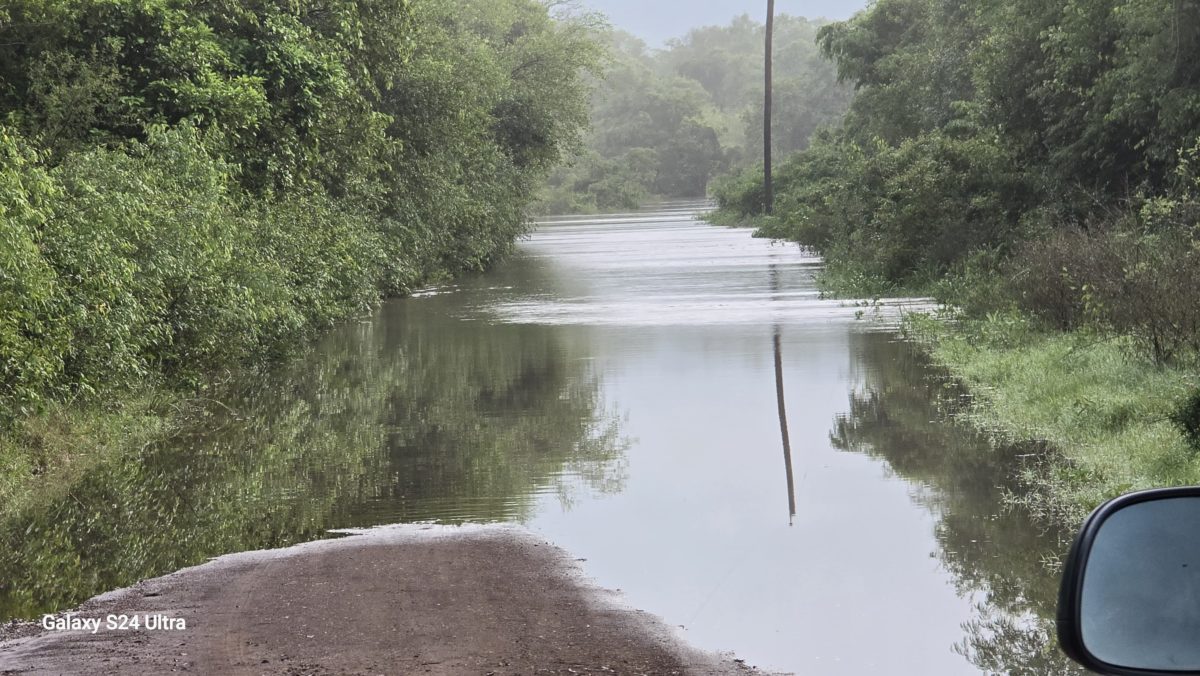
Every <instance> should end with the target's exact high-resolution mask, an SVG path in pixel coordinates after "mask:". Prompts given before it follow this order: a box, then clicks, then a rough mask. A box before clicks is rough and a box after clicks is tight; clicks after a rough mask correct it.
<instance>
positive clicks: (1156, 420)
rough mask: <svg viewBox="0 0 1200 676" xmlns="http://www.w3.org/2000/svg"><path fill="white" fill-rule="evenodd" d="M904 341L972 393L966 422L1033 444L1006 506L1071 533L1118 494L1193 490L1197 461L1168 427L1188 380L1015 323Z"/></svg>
mask: <svg viewBox="0 0 1200 676" xmlns="http://www.w3.org/2000/svg"><path fill="white" fill-rule="evenodd" d="M906 331H907V333H908V335H909V336H910V337H912V338H914V339H915V340H917V341H918V342H920V343H921V344H922V345H923V346H924V347H925V348H926V349H927V350H928V351H929V353H930V354H931V355H932V356H933V358H934V359H935V360H936V361H937V362H938V363H940V364H942V365H943V366H945V367H946V368H947V369H948V370H949V371H950V372H951V373H952V374H953V375H954V376H956V377H957V378H959V379H960V380H961V381H962V382H963V383H964V384H965V385H966V386H967V388H968V389H969V391H970V392H971V393H972V395H973V397H974V404H973V406H972V407H971V408H970V410H969V412H968V413H967V414H966V415H965V417H966V418H967V419H968V421H969V422H971V423H972V424H974V425H976V426H978V427H980V428H982V429H985V430H987V431H989V432H991V433H993V434H995V435H997V436H998V437H1002V438H1004V439H1006V440H1016V441H1038V442H1044V443H1042V444H1039V445H1038V447H1039V448H1041V449H1043V452H1042V453H1039V457H1038V458H1035V459H1034V461H1032V462H1030V463H1028V464H1027V465H1026V467H1025V469H1024V470H1023V477H1022V478H1023V479H1024V481H1025V483H1026V484H1027V485H1028V486H1029V488H1030V489H1031V493H1030V494H1029V495H1027V496H1024V497H1022V498H1018V499H1020V500H1021V501H1023V502H1026V503H1028V505H1029V506H1030V507H1031V508H1033V510H1034V513H1036V514H1039V515H1042V516H1044V517H1046V518H1048V519H1052V520H1058V521H1062V520H1065V521H1068V522H1070V521H1077V520H1079V519H1080V518H1082V516H1083V515H1085V514H1086V513H1087V511H1089V510H1090V509H1092V508H1093V507H1095V506H1096V505H1098V504H1099V503H1100V502H1102V501H1103V500H1105V499H1107V498H1109V497H1113V496H1115V495H1117V494H1120V493H1122V492H1125V491H1129V490H1135V489H1140V488H1150V487H1154V486H1164V485H1178V484H1196V483H1200V454H1198V453H1197V452H1196V451H1195V450H1194V449H1192V448H1191V447H1190V446H1189V445H1188V443H1187V442H1186V440H1185V438H1184V436H1183V434H1182V432H1181V431H1180V430H1179V429H1178V428H1177V426H1176V425H1175V424H1174V423H1173V422H1172V420H1171V415H1172V413H1173V412H1174V411H1175V410H1176V409H1177V408H1178V406H1179V403H1180V402H1181V401H1182V400H1184V399H1185V398H1186V397H1187V395H1188V392H1189V391H1191V390H1192V389H1194V388H1195V387H1196V385H1197V380H1198V379H1197V377H1196V376H1195V373H1194V371H1192V370H1190V369H1187V368H1185V367H1182V366H1180V367H1160V366H1156V365H1155V364H1153V363H1152V362H1150V361H1149V360H1148V359H1146V358H1143V357H1140V356H1138V352H1137V351H1136V350H1134V349H1132V346H1131V345H1129V344H1128V343H1127V340H1126V339H1124V338H1121V337H1113V336H1103V335H1095V334H1091V333H1086V332H1075V333H1046V332H1042V331H1038V330H1035V329H1034V328H1032V327H1031V325H1030V324H1029V323H1028V322H1027V321H1026V320H1025V319H1023V318H1022V317H1020V316H1018V315H1008V316H1004V315H992V316H989V317H987V318H985V319H969V320H958V321H952V322H947V321H943V320H939V319H935V318H932V317H929V316H927V315H914V316H911V317H909V319H908V321H907V322H906Z"/></svg>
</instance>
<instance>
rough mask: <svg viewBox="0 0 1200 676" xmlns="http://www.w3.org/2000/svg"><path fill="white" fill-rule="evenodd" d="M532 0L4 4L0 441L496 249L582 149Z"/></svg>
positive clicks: (555, 46)
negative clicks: (20, 426) (33, 415)
mask: <svg viewBox="0 0 1200 676" xmlns="http://www.w3.org/2000/svg"><path fill="white" fill-rule="evenodd" d="M590 21H591V20H590V18H588V17H586V16H583V17H571V16H557V17H555V16H551V14H550V12H549V10H548V9H547V7H546V5H544V4H543V3H540V2H537V1H536V0H503V1H502V2H482V1H473V2H467V3H455V2H450V1H449V0H422V1H421V2H413V3H410V2H408V1H407V0H369V1H368V2H349V1H346V0H335V2H333V3H332V4H331V3H327V2H322V3H315V2H308V1H307V0H305V1H301V2H276V1H275V0H262V1H256V2H251V3H225V2H218V3H201V2H195V1H194V0H146V1H143V0H136V1H135V0H115V1H113V2H105V3H75V2H67V1H66V0H52V1H50V2H31V1H27V0H13V1H12V2H9V3H7V4H6V5H5V6H4V7H3V8H0V82H2V83H3V86H0V120H3V121H4V122H3V123H2V124H0V243H3V246H2V247H0V428H3V427H7V426H11V425H12V424H13V423H14V422H15V421H17V420H19V419H20V418H22V417H23V416H25V415H28V414H29V413H30V412H32V411H35V410H37V409H38V408H39V407H40V406H43V405H45V404H46V402H48V401H51V400H54V399H56V398H57V399H60V400H61V399H65V398H68V397H71V398H80V399H81V400H82V401H88V400H94V399H95V398H97V395H100V394H104V393H117V392H121V391H124V390H127V389H132V388H134V387H136V386H139V385H140V384H143V383H145V382H146V381H162V382H164V383H174V384H196V383H199V382H201V381H202V380H203V379H204V377H205V375H206V374H209V373H212V372H213V371H214V370H215V369H219V368H223V367H225V366H228V365H232V364H236V363H238V362H241V361H245V360H254V359H259V358H262V357H264V356H269V355H274V354H278V353H281V352H286V351H287V350H288V349H289V346H292V345H294V344H295V343H296V342H297V340H298V339H301V338H304V337H306V336H310V335H312V334H313V333H314V332H315V331H317V330H319V329H321V328H323V327H327V326H329V325H330V324H331V323H333V322H335V321H337V320H339V319H342V318H345V317H349V316H353V315H355V314H358V313H361V312H363V311H365V310H366V309H368V308H370V307H371V306H372V305H373V304H374V303H376V302H377V301H378V299H379V296H380V294H381V293H383V294H391V293H403V292H406V291H409V290H412V289H413V288H415V287H416V286H418V285H419V284H421V283H424V282H426V281H428V280H430V279H435V278H438V277H441V276H444V275H448V274H453V273H455V272H458V271H461V270H465V269H479V268H482V267H483V266H486V265H487V264H488V263H489V262H490V261H492V260H494V259H495V258H496V257H497V256H499V255H502V254H503V253H505V252H506V251H507V250H508V249H509V247H511V245H512V241H513V239H514V237H516V236H517V235H518V234H520V233H521V232H523V231H524V228H525V227H526V225H525V224H526V215H525V208H526V206H527V205H528V204H529V203H530V202H531V201H532V199H533V198H534V193H535V190H536V187H537V186H538V185H539V184H540V183H541V182H542V180H543V179H544V177H545V176H546V174H547V173H548V172H549V170H550V169H551V168H552V167H553V165H554V164H555V163H556V162H557V161H558V160H559V158H560V157H561V156H563V155H564V154H566V153H570V152H572V151H573V150H574V149H576V148H577V147H578V146H579V143H580V137H581V134H582V130H583V127H584V126H585V124H586V116H587V104H588V98H587V88H586V84H585V82H584V80H583V78H582V75H583V73H584V72H585V71H587V70H589V69H592V68H593V67H594V66H595V65H596V64H597V63H598V61H599V59H600V56H601V49H600V46H599V44H598V43H597V42H596V40H595V39H594V37H593V32H592V28H591V23H590Z"/></svg>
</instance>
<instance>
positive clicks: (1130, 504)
mask: <svg viewBox="0 0 1200 676" xmlns="http://www.w3.org/2000/svg"><path fill="white" fill-rule="evenodd" d="M1058 640H1059V644H1060V645H1061V646H1062V649H1063V651H1064V652H1066V654H1067V655H1068V656H1069V657H1071V658H1072V659H1074V660H1075V661H1077V662H1079V663H1080V664H1082V665H1084V666H1085V667H1087V668H1088V669H1091V670H1092V671H1095V672H1097V673H1100V674H1115V675H1118V676H1126V675H1128V676H1134V675H1136V676H1154V675H1157V674H1171V675H1173V676H1178V675H1179V674H1200V487H1189V488H1164V489H1156V490H1150V491H1141V492H1138V493H1130V494H1128V495H1122V496H1121V497H1119V498H1115V499H1113V500H1110V501H1109V502H1107V503H1105V504H1103V505H1101V506H1100V507H1099V508H1098V509H1097V510H1096V511H1095V512H1093V513H1092V515H1091V516H1089V517H1088V518H1087V520H1086V521H1085V522H1084V524H1083V528H1082V529H1081V530H1080V532H1079V536H1078V537H1077V538H1076V539H1075V544H1074V545H1073V546H1072V547H1071V553H1070V555H1069V556H1068V557H1067V562H1066V565H1065V567H1064V569H1063V579H1062V587H1061V589H1060V591H1059V597H1058Z"/></svg>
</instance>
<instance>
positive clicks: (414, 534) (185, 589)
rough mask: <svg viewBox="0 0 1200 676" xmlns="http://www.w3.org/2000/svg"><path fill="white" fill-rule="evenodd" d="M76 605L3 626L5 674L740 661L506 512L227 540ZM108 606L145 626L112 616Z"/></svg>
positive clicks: (598, 670) (610, 668) (479, 669)
mask: <svg viewBox="0 0 1200 676" xmlns="http://www.w3.org/2000/svg"><path fill="white" fill-rule="evenodd" d="M73 612H74V613H75V616H74V619H75V620H76V623H81V622H82V620H89V621H91V622H92V623H94V622H95V621H97V620H98V621H99V627H98V628H97V629H96V630H95V631H94V633H93V632H92V626H88V627H86V628H83V629H80V630H76V631H72V630H69V629H68V630H45V629H42V628H41V627H40V626H39V625H31V624H26V625H18V626H12V625H9V626H6V627H5V628H4V629H3V630H0V639H4V640H2V641H0V673H3V674H9V673H21V674H25V673H33V674H60V673H68V674H74V673H81V674H82V673H86V674H161V673H170V672H189V673H196V674H294V675H300V674H389V675H390V674H480V675H488V674H492V675H495V676H501V675H512V674H529V675H533V674H613V673H616V674H664V675H665V674H736V673H746V672H747V671H749V670H748V669H746V668H744V667H742V666H741V665H740V664H738V663H736V662H734V661H733V660H732V659H730V658H728V657H724V658H722V657H718V656H715V655H711V654H705V653H701V652H699V651H696V650H693V649H690V648H688V647H687V646H685V645H683V644H682V643H681V642H680V641H679V640H678V639H677V638H676V637H675V636H674V635H673V633H672V632H671V631H670V630H669V629H668V628H666V627H665V626H664V625H663V624H662V623H661V622H659V621H657V620H655V619H654V618H652V617H650V616H648V615H646V614H644V613H641V612H639V611H636V610H633V609H630V608H626V607H623V606H621V605H620V602H619V599H618V597H617V596H616V594H615V593H613V592H608V591H605V590H602V589H599V588H596V587H595V586H594V585H592V584H590V583H589V582H588V581H587V580H586V579H585V578H584V577H583V576H582V574H581V573H580V571H579V569H578V566H577V564H575V562H574V561H572V560H571V559H570V558H569V557H568V556H567V555H566V554H565V553H564V552H562V551H561V550H559V549H557V548H555V547H554V546H552V545H550V544H548V543H546V542H544V541H542V540H540V539H538V538H537V537H535V536H533V535H531V534H529V533H527V532H524V531H521V530H519V529H516V528H511V527H465V528H444V527H421V526H404V527H389V528H384V529H374V530H371V531H367V532H366V533H363V534H357V535H353V536H350V537H345V538H339V539H334V540H327V541H321V542H314V543H308V544H304V545H299V546H296V547H291V548H288V549H281V550H273V551H267V552H250V553H244V554H234V555H230V556H225V557H221V558H219V559H216V560H214V561H212V562H209V563H207V564H205V565H202V566H197V567H195V568H189V569H186V570H183V571H180V572H178V573H174V574H171V575H167V576H165V577H161V578H156V579H153V580H148V581H145V582H142V583H140V584H138V585H136V586H134V587H131V588H129V589H125V590H121V591H118V592H113V593H110V594H106V595H103V596H100V597H97V598H95V599H92V600H91V601H88V602H87V603H85V604H83V605H82V606H80V607H79V608H77V609H75V610H74V611H73ZM110 615H111V616H114V617H115V618H116V620H115V621H116V623H117V625H118V626H119V625H120V623H121V622H122V621H123V620H122V616H124V621H125V622H126V623H131V622H132V619H133V618H137V619H138V620H139V625H140V626H139V628H137V629H132V628H126V629H120V628H116V629H113V628H111V627H112V624H111V623H110V622H109V616H110ZM56 617H57V618H58V619H60V620H62V619H64V618H66V615H65V614H64V613H59V614H58V615H57V616H56ZM148 622H150V623H153V625H154V626H153V627H152V628H150V629H147V627H146V625H147V623H148ZM180 624H183V625H186V627H185V628H180V626H179V625H180Z"/></svg>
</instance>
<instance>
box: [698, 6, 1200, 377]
mask: <svg viewBox="0 0 1200 676" xmlns="http://www.w3.org/2000/svg"><path fill="white" fill-rule="evenodd" d="M817 41H818V44H819V46H820V49H821V51H822V52H823V53H824V54H825V55H827V56H828V57H830V58H831V59H832V60H833V61H834V62H835V63H836V65H837V70H838V75H839V77H840V78H841V79H842V80H843V81H845V82H848V83H851V84H853V86H854V88H855V90H856V96H855V99H854V102H853V104H852V105H851V107H850V111H849V112H848V113H847V115H846V117H845V118H844V120H843V121H842V123H841V125H840V126H838V127H837V128H836V129H834V130H832V131H828V132H826V133H822V134H820V135H819V136H818V137H817V139H816V140H815V141H814V143H813V144H812V146H811V147H810V148H808V149H807V150H805V151H803V152H800V153H798V154H795V155H793V156H792V157H790V158H789V159H788V160H787V161H786V162H785V163H784V164H783V166H781V167H779V168H778V169H777V172H776V175H777V179H776V181H777V183H776V185H777V191H778V192H777V194H778V201H777V202H776V204H775V212H774V215H772V216H771V217H769V218H765V219H762V221H761V222H762V223H763V224H764V226H763V233H764V234H766V235H770V236H776V237H783V238H789V239H794V240H797V241H799V242H802V243H804V244H808V245H811V246H813V247H815V248H816V249H818V250H820V251H821V252H822V253H823V254H824V255H825V256H826V258H827V259H828V261H829V262H830V266H831V272H832V274H833V275H835V276H837V277H839V278H840V279H841V281H842V282H843V283H844V284H849V285H850V286H854V285H856V284H857V285H858V286H859V287H860V288H867V287H871V286H874V287H875V288H876V289H886V288H887V287H888V286H895V285H908V286H909V287H910V288H912V287H925V288H930V287H931V286H933V287H934V288H935V290H936V291H937V292H939V293H940V294H941V295H942V296H943V298H945V299H947V300H950V301H951V302H953V303H954V304H956V305H958V306H960V307H963V308H965V309H967V310H968V311H971V312H975V313H978V314H980V315H982V314H986V313H991V312H1002V311H1006V310H1008V309H1016V310H1023V311H1025V312H1027V313H1031V314H1033V315H1036V316H1038V317H1040V318H1041V319H1042V320H1043V321H1044V322H1045V323H1046V324H1047V325H1049V326H1053V327H1057V328H1062V329H1074V328H1080V327H1090V328H1099V329H1101V330H1112V331H1116V332H1118V333H1121V334H1124V335H1129V336H1131V337H1133V338H1134V339H1135V340H1136V341H1137V342H1138V343H1139V344H1140V345H1142V346H1143V347H1144V348H1145V350H1146V351H1147V353H1148V354H1149V355H1151V356H1152V357H1153V358H1154V359H1155V360H1156V361H1158V362H1160V363H1161V362H1166V361H1171V360H1174V359H1177V358H1179V357H1180V356H1181V355H1185V354H1194V353H1195V351H1196V350H1197V349H1200V284H1197V280H1200V246H1198V245H1197V241H1198V240H1197V234H1198V230H1197V229H1198V227H1200V226H1198V220H1200V58H1197V57H1198V55H1200V4H1197V3H1195V2H1179V1H1177V0H1136V1H1125V0H1122V1H1118V0H1003V1H1000V0H986V1H978V0H971V1H969V2H968V1H957V2H944V1H942V0H877V1H876V2H874V3H873V4H872V5H871V6H870V7H869V8H868V9H866V10H864V11H862V12H860V13H859V14H857V15H856V16H855V17H853V18H852V19H850V20H848V21H845V22H841V23H836V24H831V25H828V26H824V27H822V28H821V29H820V31H819V33H818V37H817ZM716 196H717V198H718V200H719V202H720V205H721V211H722V218H724V219H727V220H731V221H734V220H745V219H746V217H754V216H759V215H761V212H762V198H763V195H762V182H761V179H760V178H759V176H758V174H757V173H756V172H755V171H753V170H750V171H747V172H744V173H742V174H741V175H739V176H736V177H734V178H732V179H729V180H727V181H726V182H725V183H724V184H723V185H721V187H720V188H719V189H717V190H716Z"/></svg>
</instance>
